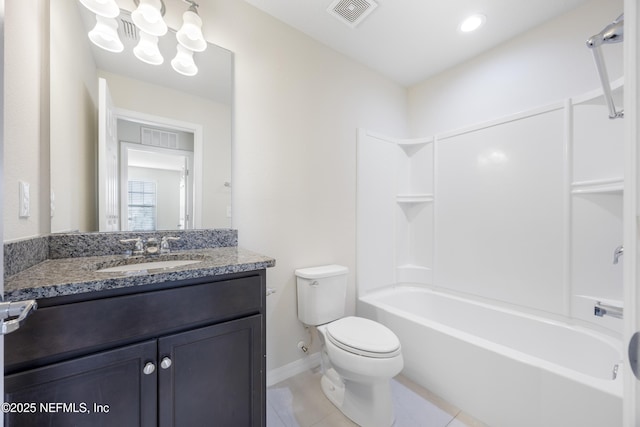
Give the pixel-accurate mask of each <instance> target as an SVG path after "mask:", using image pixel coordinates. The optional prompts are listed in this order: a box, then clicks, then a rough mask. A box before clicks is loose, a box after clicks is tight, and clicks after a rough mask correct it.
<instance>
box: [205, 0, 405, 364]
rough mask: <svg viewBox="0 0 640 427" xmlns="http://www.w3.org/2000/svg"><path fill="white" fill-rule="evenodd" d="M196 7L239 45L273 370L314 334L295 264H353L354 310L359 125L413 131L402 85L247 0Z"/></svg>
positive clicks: (247, 236) (240, 158)
mask: <svg viewBox="0 0 640 427" xmlns="http://www.w3.org/2000/svg"><path fill="white" fill-rule="evenodd" d="M200 12H201V15H202V19H203V21H204V22H205V23H206V24H205V25H207V26H208V27H207V28H209V29H210V31H205V36H206V37H207V38H208V39H209V40H210V41H212V42H214V43H217V44H219V45H221V46H222V47H225V48H228V49H230V50H231V51H233V52H234V59H235V99H234V102H235V126H234V131H235V135H234V150H235V151H234V156H233V159H234V163H233V168H234V177H233V185H234V187H233V197H234V200H233V209H234V211H233V225H234V228H237V229H238V230H239V240H240V245H241V246H243V247H245V248H247V249H250V250H255V251H258V252H262V253H265V254H267V255H270V256H272V257H274V258H276V262H277V263H276V267H274V268H271V269H269V270H268V271H267V284H268V286H270V287H273V288H275V289H276V290H277V292H276V293H275V294H273V295H271V296H269V297H268V298H267V365H268V369H273V368H277V367H281V366H283V365H285V364H288V363H290V362H293V361H295V360H297V359H298V358H300V357H301V352H300V351H299V350H298V349H297V347H296V344H297V342H298V341H299V340H300V339H308V336H307V335H306V333H305V331H304V329H303V327H302V325H301V324H300V323H299V322H298V320H297V310H296V291H295V278H294V270H295V269H296V268H300V267H308V266H313V265H321V264H328V263H339V264H343V265H346V266H348V267H349V268H350V270H351V273H350V276H349V293H348V295H349V296H348V300H349V301H348V308H349V312H353V311H354V305H355V304H354V294H355V289H354V283H355V277H354V274H355V200H356V194H355V189H356V187H355V164H356V158H355V153H356V151H355V150H356V145H355V139H356V128H358V127H367V128H376V129H379V130H380V131H382V132H387V133H390V134H394V135H403V134H405V133H406V127H405V118H406V91H405V89H404V88H402V87H400V86H398V85H397V84H394V83H392V82H390V81H389V80H388V79H386V78H384V77H381V76H380V75H378V74H376V73H374V72H372V71H371V70H369V69H367V68H365V67H364V66H362V65H359V64H357V63H355V62H354V61H352V60H349V59H347V58H345V57H344V56H342V55H341V54H338V53H336V52H335V51H333V50H331V49H329V48H327V47H325V46H324V45H321V44H319V43H317V42H315V41H313V40H312V39H310V38H308V37H306V36H304V35H302V34H301V33H299V32H298V31H296V30H294V29H292V28H291V27H288V26H286V25H283V24H282V23H280V22H279V21H276V20H275V19H273V18H271V17H269V16H268V15H266V14H264V13H263V12H261V11H259V10H257V9H255V8H253V7H252V6H250V5H248V4H247V3H245V2H244V1H238V0H220V1H216V2H211V3H207V7H206V8H205V7H201V8H200ZM316 343H317V341H316ZM317 348H318V347H317V346H316V344H314V348H313V349H312V351H315V350H317Z"/></svg>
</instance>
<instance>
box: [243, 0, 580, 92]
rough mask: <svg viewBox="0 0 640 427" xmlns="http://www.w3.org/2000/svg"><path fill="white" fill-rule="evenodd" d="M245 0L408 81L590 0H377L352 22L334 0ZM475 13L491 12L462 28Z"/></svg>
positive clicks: (455, 62)
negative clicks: (337, 13)
mask: <svg viewBox="0 0 640 427" xmlns="http://www.w3.org/2000/svg"><path fill="white" fill-rule="evenodd" d="M245 1H247V2H248V3H250V4H252V5H253V6H255V7H257V8H259V9H261V10H263V11H264V12H266V13H268V14H270V15H272V16H274V17H275V18H277V19H279V20H281V21H283V22H285V23H287V24H289V25H291V26H292V27H294V28H296V29H298V30H300V31H302V32H303V33H306V34H308V35H309V36H311V37H312V38H314V39H316V40H318V41H320V42H322V43H324V44H326V45H328V46H330V47H331V48H333V49H334V50H336V51H338V52H341V53H343V54H345V55H347V56H349V57H351V58H353V59H355V60H357V61H359V62H361V63H363V64H365V65H367V66H369V67H370V68H372V69H374V70H377V71H379V72H380V73H382V74H384V75H386V76H388V77H389V78H391V79H392V80H394V81H396V82H398V83H400V84H402V85H404V86H411V85H413V84H416V83H419V82H421V81H423V80H425V79H427V78H428V77H430V76H433V75H435V74H437V73H439V72H441V71H444V70H446V69H447V68H450V67H452V66H454V65H456V64H459V63H462V62H464V61H466V60H468V59H470V58H472V57H474V56H476V55H478V54H480V53H482V52H483V51H486V50H488V49H490V48H492V47H494V46H497V45H499V44H501V43H503V42H504V41H506V40H508V39H510V38H513V37H514V36H516V35H518V34H520V33H523V32H525V31H527V30H529V29H531V28H534V27H536V26H538V25H540V24H542V23H543V22H545V21H547V20H549V19H551V18H553V17H555V16H558V15H561V14H563V13H565V12H567V11H569V10H571V9H573V8H575V7H577V6H579V5H581V4H583V3H585V2H586V1H588V0H440V1H436V0H375V1H376V3H377V4H378V7H377V8H376V9H375V10H374V11H373V13H371V14H370V15H369V16H368V17H366V18H365V19H364V21H363V22H362V23H361V24H360V25H358V26H357V27H356V28H355V29H352V28H351V27H349V26H347V25H346V24H345V23H343V22H341V21H339V20H338V19H337V18H336V17H334V16H332V15H330V14H329V13H328V12H327V11H326V10H327V7H328V6H329V5H330V4H331V3H332V0H245ZM474 13H482V14H484V15H486V17H487V20H486V23H485V25H484V26H483V27H482V28H481V29H479V30H477V31H476V32H474V33H466V34H465V33H462V32H460V31H459V30H458V26H459V25H460V22H461V21H462V19H463V18H465V17H467V16H468V15H471V14H474ZM585 40H586V37H585Z"/></svg>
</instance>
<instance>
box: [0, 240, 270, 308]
mask: <svg viewBox="0 0 640 427" xmlns="http://www.w3.org/2000/svg"><path fill="white" fill-rule="evenodd" d="M175 259H191V260H198V261H199V262H198V263H195V264H190V265H186V266H181V267H174V268H171V269H166V270H164V269H157V270H149V271H146V270H145V271H143V272H139V271H136V272H133V273H122V272H119V273H104V272H98V271H97V270H99V269H101V268H106V267H111V266H115V265H121V264H125V263H131V262H138V261H139V262H147V261H156V260H175ZM274 265H275V260H274V259H273V258H269V257H266V256H263V255H260V254H257V253H254V252H251V251H247V250H244V249H241V248H238V247H237V246H232V247H217V248H210V249H195V250H187V251H179V252H173V253H171V254H168V255H158V256H146V257H125V256H122V255H105V256H91V257H76V258H61V259H49V260H46V261H44V262H41V263H40V264H37V265H35V266H34V267H31V268H28V269H26V270H24V271H21V272H20V273H17V274H15V275H13V276H11V277H9V278H8V279H6V280H5V284H4V293H5V300H8V301H20V300H25V299H39V298H50V297H57V296H64V295H75V294H79V293H84V292H94V291H103V290H109V289H118V288H125V287H131V286H141V285H149V284H154V283H163V282H168V281H177V280H185V279H195V278H200V277H207V276H217V275H221V274H228V273H238V272H244V271H253V270H261V269H265V268H269V267H273V266H274Z"/></svg>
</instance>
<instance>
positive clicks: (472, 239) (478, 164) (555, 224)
mask: <svg viewBox="0 0 640 427" xmlns="http://www.w3.org/2000/svg"><path fill="white" fill-rule="evenodd" d="M620 85H621V82H618V83H617V86H620ZM603 105H604V102H603V99H602V97H601V96H599V94H598V91H594V92H592V93H589V94H585V95H584V96H581V97H580V98H575V99H568V100H564V101H561V102H558V103H555V104H552V105H548V106H545V107H541V108H537V109H533V110H530V111H527V112H523V113H518V114H515V115H511V116H509V117H506V118H502V119H498V120H493V121H489V122H485V123H483V124H479V125H474V126H471V127H466V128H463V129H460V130H456V131H452V132H446V133H442V134H440V135H437V136H435V137H433V138H423V139H413V140H400V139H394V138H389V137H385V136H382V135H378V134H375V133H372V132H368V131H366V130H360V131H359V134H358V230H357V235H358V242H357V248H358V252H357V256H358V260H357V261H358V273H357V276H358V291H359V295H360V296H363V295H365V294H366V293H368V292H369V291H373V290H375V289H378V288H382V287H387V286H393V285H396V284H417V285H424V286H427V287H435V288H439V289H442V290H446V291H449V292H452V293H454V294H461V295H466V296H471V297H474V298H477V299H480V300H484V301H489V302H492V303H497V304H499V305H504V306H509V307H515V308H518V309H521V310H524V311H528V312H534V313H537V314H540V315H543V316H547V317H550V318H560V319H571V320H572V321H576V322H581V323H584V324H588V325H591V326H592V327H595V328H597V329H599V330H602V331H605V332H607V333H609V334H610V335H613V336H616V337H617V336H619V334H620V333H621V328H622V322H621V321H620V320H619V319H613V318H610V317H595V316H594V315H593V308H594V304H595V303H596V302H597V301H602V302H605V303H610V304H614V305H621V300H622V266H621V264H618V265H614V264H613V263H612V260H613V252H614V249H615V248H616V246H618V245H620V244H621V243H622V211H621V210H622V185H623V183H622V167H623V164H622V160H623V158H622V143H623V134H622V133H623V129H622V126H623V122H622V121H621V120H618V121H612V120H609V119H608V117H607V114H606V109H605V108H603Z"/></svg>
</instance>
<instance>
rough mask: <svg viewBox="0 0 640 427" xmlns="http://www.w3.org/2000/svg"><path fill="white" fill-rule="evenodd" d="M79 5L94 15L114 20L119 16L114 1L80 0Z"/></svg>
mask: <svg viewBox="0 0 640 427" xmlns="http://www.w3.org/2000/svg"><path fill="white" fill-rule="evenodd" d="M80 3H82V5H83V6H84V7H86V8H87V9H89V10H90V11H91V12H93V13H95V14H96V15H100V16H104V17H105V18H115V17H116V16H118V15H120V8H119V7H118V5H117V4H116V0H80Z"/></svg>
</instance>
